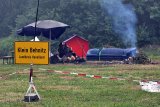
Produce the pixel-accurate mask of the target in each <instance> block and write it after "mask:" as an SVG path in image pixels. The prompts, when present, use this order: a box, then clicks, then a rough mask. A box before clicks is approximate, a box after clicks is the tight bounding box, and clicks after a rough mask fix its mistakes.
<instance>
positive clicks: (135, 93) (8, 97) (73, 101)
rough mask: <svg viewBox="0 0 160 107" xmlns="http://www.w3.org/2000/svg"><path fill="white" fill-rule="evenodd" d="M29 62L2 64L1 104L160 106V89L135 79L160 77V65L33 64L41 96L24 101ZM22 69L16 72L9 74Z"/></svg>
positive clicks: (11, 106) (31, 106)
mask: <svg viewBox="0 0 160 107" xmlns="http://www.w3.org/2000/svg"><path fill="white" fill-rule="evenodd" d="M28 68H29V65H2V64H0V76H1V77H2V78H0V80H1V81H0V85H1V88H0V105H1V107H160V93H148V92H145V91H142V90H141V89H140V86H139V83H137V82H133V81H132V80H135V79H138V80H141V79H148V80H160V73H159V72H160V65H96V64H94V65H87V64H83V65H72V64H64V65H34V66H33V68H34V80H33V81H34V83H35V86H36V88H37V90H38V93H39V94H40V96H41V98H42V99H41V100H40V101H38V102H35V103H25V102H23V101H22V100H23V98H24V95H25V93H26V91H27V89H28V78H29V77H28V73H29V70H27V69H28ZM39 68H43V69H51V70H60V71H69V72H77V73H86V74H93V75H101V76H114V77H121V78H126V80H125V81H119V80H109V79H94V78H89V77H80V76H76V75H69V74H57V73H49V72H47V71H43V70H40V69H39ZM14 72H19V73H17V74H14V75H10V76H9V75H8V74H11V73H14Z"/></svg>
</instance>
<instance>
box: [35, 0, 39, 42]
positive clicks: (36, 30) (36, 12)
mask: <svg viewBox="0 0 160 107" xmlns="http://www.w3.org/2000/svg"><path fill="white" fill-rule="evenodd" d="M38 9H39V0H38V3H37V11H36V21H35V35H34V41H35V36H37V20H38Z"/></svg>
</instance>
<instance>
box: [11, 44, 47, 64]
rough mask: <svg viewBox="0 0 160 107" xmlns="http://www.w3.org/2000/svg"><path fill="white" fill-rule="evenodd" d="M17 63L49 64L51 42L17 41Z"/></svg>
mask: <svg viewBox="0 0 160 107" xmlns="http://www.w3.org/2000/svg"><path fill="white" fill-rule="evenodd" d="M14 50H15V59H14V60H15V64H49V42H39V41H36V42H33V41H32V42H31V41H30V42H19V41H18V42H15V49H14Z"/></svg>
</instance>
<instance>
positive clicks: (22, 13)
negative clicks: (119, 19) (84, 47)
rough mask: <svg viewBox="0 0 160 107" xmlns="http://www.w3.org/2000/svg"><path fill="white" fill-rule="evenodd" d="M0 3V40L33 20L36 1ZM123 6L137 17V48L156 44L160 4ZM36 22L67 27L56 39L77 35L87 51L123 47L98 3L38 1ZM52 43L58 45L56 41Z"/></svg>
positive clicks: (147, 0) (141, 0) (145, 1)
mask: <svg viewBox="0 0 160 107" xmlns="http://www.w3.org/2000/svg"><path fill="white" fill-rule="evenodd" d="M1 2H2V3H1V4H0V13H1V14H0V18H1V22H0V28H1V29H0V32H1V34H0V38H4V37H9V36H11V34H12V36H13V35H16V33H15V32H16V30H17V29H19V28H21V27H23V26H25V25H26V24H29V23H31V22H34V21H35V17H36V8H37V7H36V6H37V0H1ZM123 3H124V4H132V5H133V6H134V7H135V12H136V15H137V18H138V23H137V27H136V28H137V40H138V41H137V46H138V47H143V46H145V45H149V44H159V40H160V30H159V29H160V7H159V5H160V1H159V0H155V1H152V0H138V1H137V0H123ZM38 19H39V20H45V19H52V20H57V21H61V22H64V23H66V24H68V25H70V26H71V28H70V29H67V31H66V32H65V33H64V34H63V35H62V36H61V37H60V38H59V39H58V41H59V42H61V41H63V40H65V39H67V38H69V37H71V36H72V35H73V34H78V35H79V36H82V37H84V38H86V39H88V40H89V42H90V47H91V48H92V47H108V46H115V47H126V46H125V45H124V44H123V42H122V40H121V39H120V38H119V37H118V35H117V34H116V33H115V32H114V31H113V24H112V21H111V20H112V19H111V17H110V16H109V15H108V14H107V13H105V11H103V9H102V8H101V5H100V3H99V0H40V5H39V13H38ZM12 39H13V38H12ZM1 42H2V41H1ZM56 43H57V44H58V42H57V40H56ZM57 44H55V45H57Z"/></svg>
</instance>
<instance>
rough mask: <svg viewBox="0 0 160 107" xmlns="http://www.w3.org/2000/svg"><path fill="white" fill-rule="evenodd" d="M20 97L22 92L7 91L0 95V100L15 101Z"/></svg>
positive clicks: (20, 98)
mask: <svg viewBox="0 0 160 107" xmlns="http://www.w3.org/2000/svg"><path fill="white" fill-rule="evenodd" d="M22 98H23V93H15V92H8V93H4V94H2V95H1V98H0V102H17V101H20V100H22Z"/></svg>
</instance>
